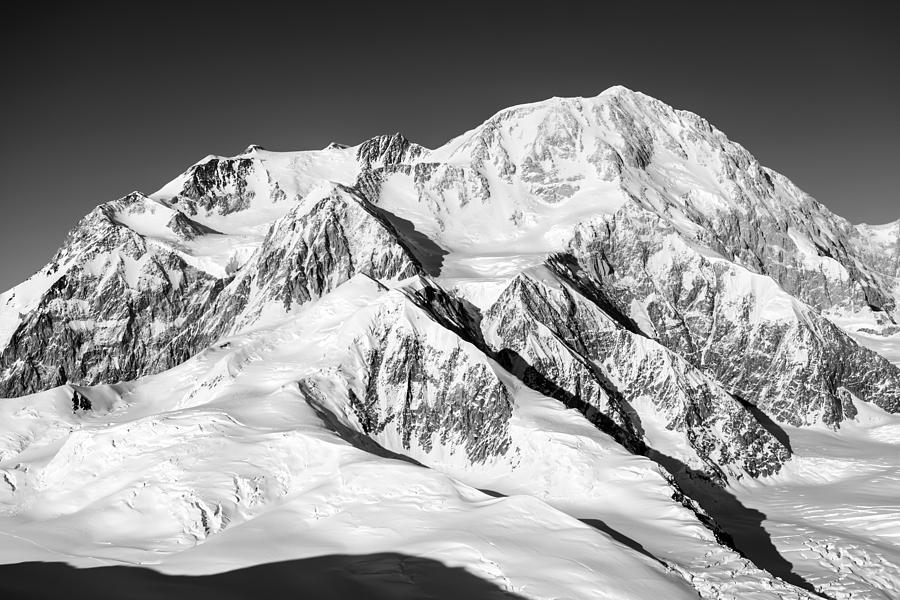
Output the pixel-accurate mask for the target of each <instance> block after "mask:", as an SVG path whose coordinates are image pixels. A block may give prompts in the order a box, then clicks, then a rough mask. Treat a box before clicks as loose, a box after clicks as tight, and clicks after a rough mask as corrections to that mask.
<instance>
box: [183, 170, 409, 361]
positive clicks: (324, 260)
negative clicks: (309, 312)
mask: <svg viewBox="0 0 900 600" xmlns="http://www.w3.org/2000/svg"><path fill="white" fill-rule="evenodd" d="M419 272H420V267H419V264H418V262H417V261H416V259H415V258H414V257H413V256H412V255H411V254H410V253H409V251H408V250H407V248H406V246H405V245H404V244H403V242H402V241H401V240H400V239H399V238H398V236H397V233H396V231H394V229H393V228H392V227H391V226H390V224H388V223H386V222H384V221H383V220H381V219H380V217H378V216H377V215H376V214H374V213H373V212H372V209H371V207H370V206H369V204H368V202H366V201H365V200H364V199H362V198H361V197H359V196H357V195H356V194H355V193H354V191H353V190H351V189H349V188H346V187H343V186H335V187H334V188H333V189H332V191H331V192H330V193H329V194H328V195H327V196H326V197H325V198H323V199H321V200H319V201H317V202H315V203H314V204H313V205H312V206H310V205H309V204H307V203H303V204H299V205H297V206H296V207H295V208H294V209H292V210H291V211H290V212H289V213H288V214H287V215H286V216H285V217H283V218H281V219H279V220H278V221H276V222H275V223H273V225H272V226H271V228H270V229H269V231H268V233H267V234H266V237H265V239H264V240H263V242H262V244H261V246H260V247H259V249H258V250H257V251H256V253H255V254H254V255H253V256H252V257H251V259H250V260H249V261H248V263H247V265H246V266H245V267H244V268H243V269H242V270H241V271H240V273H239V274H238V275H237V276H236V277H235V278H234V280H233V281H232V282H231V283H230V284H229V285H228V287H227V288H226V290H225V292H224V293H223V294H222V295H221V296H220V297H219V298H218V299H217V301H216V304H215V305H214V306H212V307H210V309H209V310H208V311H207V312H206V315H205V317H204V319H203V320H202V321H201V322H200V323H199V325H198V326H197V327H196V329H194V330H192V332H193V331H196V332H197V334H198V337H199V338H201V339H203V340H204V341H206V343H211V342H212V341H214V340H215V338H216V337H218V336H220V335H222V334H224V333H228V332H235V331H238V330H240V329H242V328H244V327H247V326H249V325H252V324H253V323H254V322H255V321H256V320H257V319H259V317H260V315H262V314H263V312H264V311H266V310H269V311H271V309H275V308H278V307H281V309H282V310H283V311H285V312H287V311H290V310H291V308H292V307H295V306H297V305H299V304H303V303H305V302H308V301H309V300H313V299H315V298H319V297H321V296H322V295H324V294H326V293H328V292H329V291H331V290H332V289H334V288H335V287H337V286H338V285H340V284H342V283H344V282H345V281H347V280H348V279H350V278H351V277H353V275H355V274H357V273H363V274H365V275H368V276H370V277H374V278H378V279H394V278H406V277H412V276H413V275H416V274H418V273H419ZM202 347H203V345H200V346H199V347H198V349H199V348H202Z"/></svg>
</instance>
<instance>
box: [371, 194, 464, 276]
mask: <svg viewBox="0 0 900 600" xmlns="http://www.w3.org/2000/svg"><path fill="white" fill-rule="evenodd" d="M369 208H370V210H372V212H374V213H375V214H377V215H378V216H379V217H381V218H382V219H384V220H385V221H387V222H388V223H390V224H391V225H392V226H393V227H394V229H395V230H396V231H397V233H398V234H399V236H400V238H401V239H402V240H403V242H404V243H405V244H406V246H407V248H408V249H409V251H410V253H411V254H412V255H413V256H414V257H416V260H418V261H419V264H421V265H422V269H423V270H424V271H425V272H426V273H428V274H429V275H431V276H432V277H437V276H438V275H440V274H441V267H443V265H444V257H445V256H447V254H449V252H447V251H446V250H444V249H443V248H441V247H440V246H438V245H437V244H436V243H435V242H434V241H433V240H432V239H431V238H430V237H428V236H427V235H425V234H424V233H421V232H419V231H417V230H416V226H415V224H414V223H413V222H412V221H410V220H408V219H404V218H403V217H400V216H398V215H395V214H394V213H392V212H390V211H388V210H385V209H384V208H382V207H380V206H377V205H375V204H371V205H370V206H369Z"/></svg>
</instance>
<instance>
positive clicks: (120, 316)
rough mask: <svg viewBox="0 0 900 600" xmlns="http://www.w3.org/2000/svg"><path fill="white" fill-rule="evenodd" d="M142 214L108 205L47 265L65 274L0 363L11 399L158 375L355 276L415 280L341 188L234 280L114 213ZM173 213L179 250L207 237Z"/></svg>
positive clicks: (276, 233)
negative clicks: (267, 313)
mask: <svg viewBox="0 0 900 600" xmlns="http://www.w3.org/2000/svg"><path fill="white" fill-rule="evenodd" d="M142 198H143V197H142ZM142 202H146V203H153V202H154V201H152V200H149V199H146V198H144V199H143V200H142ZM133 204H134V203H133V202H129V201H128V199H127V198H126V199H123V200H122V201H117V202H116V203H110V204H109V205H103V206H101V207H99V208H98V209H96V210H95V211H94V212H92V213H91V214H90V215H88V216H87V217H85V219H84V220H83V221H82V223H80V224H79V226H78V227H77V228H76V229H75V230H73V231H72V233H70V235H69V238H68V241H67V244H66V245H65V246H64V247H63V249H61V250H60V252H59V253H58V254H57V256H56V257H55V258H54V261H53V262H51V267H48V271H49V270H53V269H60V268H62V269H64V270H65V271H66V274H65V275H63V276H62V277H59V278H57V279H56V280H55V282H54V283H53V284H52V285H51V286H50V287H49V289H48V290H47V292H46V293H45V294H44V295H43V297H42V298H41V301H40V303H39V304H38V306H37V307H36V308H35V309H34V310H32V311H31V312H30V313H28V314H27V315H26V316H25V319H24V320H23V321H22V322H21V324H20V325H19V326H18V328H17V329H16V331H15V333H14V334H13V336H12V338H11V340H10V341H9V343H8V344H7V346H6V347H5V348H4V349H3V352H2V354H0V367H2V369H3V370H2V373H3V375H2V380H0V386H2V387H0V389H2V393H3V394H4V395H6V396H18V395H24V394H27V393H32V392H35V391H39V390H43V389H47V388H50V387H53V386H57V385H62V384H63V383H66V382H74V383H80V384H84V385H91V384H96V383H103V382H115V381H121V380H128V379H134V378H136V377H140V376H142V375H146V374H149V373H157V372H159V371H162V370H165V369H167V368H169V367H172V366H174V365H176V364H179V363H180V362H182V361H184V360H186V359H187V358H190V357H191V356H193V354H195V353H196V352H198V351H199V350H201V349H202V348H204V347H205V346H206V345H208V344H210V343H212V342H214V341H215V340H216V339H217V338H218V337H220V336H221V335H222V334H224V333H226V332H229V331H234V330H236V329H239V328H240V327H242V326H249V325H251V324H252V323H253V322H255V320H256V319H257V318H259V316H260V314H261V313H262V311H263V310H264V309H266V308H267V307H269V308H277V307H279V306H280V307H282V309H283V310H284V311H289V310H290V309H291V308H292V307H294V306H296V305H298V304H302V303H304V302H307V301H308V300H310V299H313V298H318V297H320V296H321V295H322V294H324V293H327V292H328V291H329V290H331V289H333V288H334V287H336V286H337V285H339V284H341V283H343V282H344V281H346V280H347V279H349V278H350V277H352V276H353V275H354V274H356V273H365V274H368V275H371V276H373V277H379V278H394V277H409V276H411V275H414V274H416V273H418V264H417V262H416V260H415V259H414V258H413V257H412V256H410V255H409V254H408V252H407V250H406V249H405V247H404V246H403V245H402V243H401V242H399V240H398V239H397V238H396V234H395V233H394V231H393V230H392V229H391V227H390V225H388V224H385V223H383V222H382V221H381V220H379V218H378V217H377V216H375V215H374V214H373V213H371V212H370V210H369V209H368V208H367V207H366V206H365V201H364V200H362V199H360V198H357V197H355V196H353V194H352V192H351V191H350V190H349V189H346V188H340V187H338V188H335V190H334V192H333V193H332V194H331V195H330V196H328V197H326V198H324V199H322V200H320V201H319V202H317V203H315V204H314V205H313V206H312V207H309V206H306V205H298V206H297V207H296V208H295V209H294V210H292V211H291V212H290V213H289V214H288V215H287V216H286V217H285V218H283V219H281V220H279V221H276V222H275V223H274V224H273V225H272V227H271V228H270V231H269V233H268V234H267V236H266V238H265V239H264V241H263V243H262V245H261V246H260V248H259V250H258V251H257V253H256V254H255V255H254V257H252V258H251V260H250V261H248V263H247V264H246V265H245V267H244V268H243V269H242V270H240V271H239V273H238V274H237V275H235V276H234V277H233V278H231V277H228V278H218V277H215V276H213V275H210V274H209V273H206V272H204V271H202V270H199V269H197V268H195V267H193V266H191V265H190V264H189V263H187V262H186V261H185V255H184V254H183V253H182V252H180V251H179V250H178V245H177V243H162V242H160V241H159V240H157V239H151V238H148V237H145V236H142V235H140V234H139V233H137V232H136V231H134V230H132V229H130V228H128V227H127V226H125V225H123V224H122V223H121V222H120V221H119V220H118V219H119V218H121V217H120V216H118V215H121V212H117V210H121V209H122V208H123V207H126V208H128V209H133V208H134V206H133ZM159 208H160V209H162V210H170V209H168V208H166V207H163V206H161V205H159ZM174 214H175V216H173V217H172V220H171V221H169V223H170V224H171V223H173V222H174V223H176V224H178V227H177V228H172V233H173V235H178V236H180V239H181V240H182V241H187V240H189V239H192V238H193V237H195V236H196V235H199V234H203V233H206V232H208V231H209V229H208V228H205V227H204V226H202V225H200V224H199V223H195V222H193V221H191V220H190V219H189V218H188V217H186V216H185V215H183V214H182V213H178V212H175V213H174ZM69 257H71V259H70V258H69ZM60 265H64V266H60ZM223 291H224V293H223Z"/></svg>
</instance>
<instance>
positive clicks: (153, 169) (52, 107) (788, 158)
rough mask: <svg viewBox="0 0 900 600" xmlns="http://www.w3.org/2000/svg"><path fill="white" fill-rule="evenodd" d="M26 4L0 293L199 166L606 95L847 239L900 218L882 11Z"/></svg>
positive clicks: (6, 38) (11, 78) (422, 137)
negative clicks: (730, 159) (760, 174)
mask: <svg viewBox="0 0 900 600" xmlns="http://www.w3.org/2000/svg"><path fill="white" fill-rule="evenodd" d="M7 4H9V3H7ZM24 4H26V3H22V6H19V7H16V8H10V7H9V6H6V7H5V8H3V9H2V11H3V12H2V14H0V21H2V23H3V24H2V25H0V34H2V40H0V44H2V58H0V60H2V77H3V88H2V94H0V104H2V107H0V130H2V132H3V133H2V135H3V144H2V161H0V165H2V167H0V168H2V173H0V175H2V176H0V203H2V213H0V215H2V219H0V289H6V288H8V287H11V286H12V285H14V284H15V283H17V282H18V281H20V280H22V279H24V278H25V277H27V276H28V275H30V274H31V273H32V272H34V271H35V270H37V269H38V268H40V267H41V266H42V265H43V264H44V263H45V262H46V260H47V259H48V258H49V257H50V256H51V254H52V253H53V252H54V251H55V249H56V248H57V247H58V246H59V244H60V243H61V241H62V239H63V237H64V236H65V233H66V231H67V230H68V229H69V228H70V227H71V226H73V225H74V224H75V222H76V221H77V219H78V218H80V217H81V216H82V215H83V214H84V213H86V212H87V211H89V210H90V209H91V208H93V207H94V206H96V205H97V204H100V203H102V202H105V201H108V200H112V199H115V198H117V197H119V196H122V195H124V194H125V193H127V192H129V191H131V190H133V189H138V190H141V191H144V192H146V193H150V192H152V191H155V190H156V189H157V188H159V187H160V186H161V185H162V184H163V183H165V182H166V181H168V180H169V179H171V178H173V177H174V176H176V175H177V174H178V173H180V172H181V171H183V170H184V169H185V168H186V167H187V166H189V165H190V164H192V163H193V162H195V161H197V160H199V159H200V158H202V157H203V156H205V155H207V154H226V155H232V154H236V153H239V152H241V151H242V150H243V149H244V148H245V147H246V146H247V145H248V144H250V143H256V144H261V145H263V146H265V147H267V148H268V149H271V150H300V149H311V148H319V147H322V146H324V145H326V144H327V143H328V142H329V141H340V142H345V143H358V142H359V141H361V140H363V139H365V138H367V137H370V136H372V135H375V134H379V133H392V132H394V131H401V132H403V133H404V134H405V135H406V136H407V137H409V138H411V139H413V140H415V141H418V142H419V143H422V144H424V145H426V146H431V147H434V146H437V145H439V144H441V143H443V142H444V141H446V140H448V139H449V138H451V137H453V136H455V135H457V134H459V133H462V132H463V131H465V130H467V129H470V128H472V127H474V126H476V125H477V124H479V123H481V122H482V121H483V120H484V119H486V118H487V117H489V116H490V115H492V114H493V113H494V112H496V111H497V110H499V109H501V108H503V107H506V106H509V105H513V104H520V103H523V102H529V101H534V100H541V99H544V98H547V97H550V96H592V95H596V94H597V93H599V92H600V91H602V90H603V89H606V88H607V87H609V86H611V85H614V84H622V85H626V86H628V87H630V88H632V89H635V90H639V91H642V92H645V93H647V94H650V95H652V96H655V97H657V98H659V99H661V100H663V101H665V102H667V103H669V104H671V105H673V106H675V107H678V108H686V109H689V110H692V111H694V112H697V113H699V114H701V115H703V116H704V117H706V118H707V119H709V120H710V121H711V122H712V123H713V124H715V125H716V126H717V127H719V128H720V129H722V130H724V131H725V132H726V133H727V134H728V135H729V137H731V138H732V139H734V140H736V141H738V142H740V143H742V144H743V145H744V146H746V147H747V148H748V149H749V150H750V151H751V152H753V153H754V154H755V155H756V156H757V158H759V159H760V161H761V162H762V163H763V164H765V165H767V166H770V167H772V168H774V169H776V170H778V171H781V172H782V173H784V174H786V175H787V176H788V177H790V178H792V179H793V180H794V181H795V182H796V183H797V184H798V185H800V186H801V187H802V188H804V189H805V190H807V191H808V192H810V193H811V194H813V195H814V196H815V197H817V198H818V199H819V200H820V201H822V202H824V203H825V204H826V205H828V206H829V207H831V208H832V209H833V210H834V211H836V212H838V213H840V214H842V215H844V216H846V217H847V218H849V219H850V220H852V221H854V222H860V221H865V222H871V223H878V222H886V221H890V220H894V219H897V218H900V193H898V192H897V187H896V183H895V181H896V178H897V172H898V167H900V150H898V147H900V144H898V142H897V141H896V138H897V136H898V133H900V111H898V107H900V66H898V63H900V42H898V40H900V36H898V35H897V31H896V20H895V19H894V18H892V17H893V15H892V12H891V8H892V7H891V3H888V2H884V3H871V4H869V3H864V2H854V3H849V2H848V3H844V6H843V7H838V8H825V7H824V6H820V4H822V5H824V4H825V3H809V4H804V3H800V2H790V3H788V2H784V3H777V4H776V3H773V4H771V5H767V4H765V3H762V2H741V3H730V2H721V1H720V2H714V3H713V2H710V3H702V2H674V1H670V2H666V3H658V4H656V3H653V2H628V1H625V0H620V1H618V2H615V3H606V2H600V1H599V0H594V1H593V2H586V3H567V2H563V1H559V0H555V1H545V2H543V3H542V4H536V5H534V7H532V6H530V5H529V4H528V3H521V2H508V3H488V2H486V1H485V2H482V3H472V4H467V3H463V2H416V3H409V4H405V3H389V2H377V3H374V2H373V3H370V4H369V6H370V8H368V9H364V10H361V9H357V8H354V7H353V4H352V3H347V2H326V1H324V0H322V1H319V2H316V3H315V4H319V5H326V4H329V5H334V6H335V8H334V9H327V8H323V6H310V5H312V4H313V3H310V2H301V1H297V2H293V3H291V4H290V5H288V3H272V4H268V3H266V2H264V1H261V0H249V1H245V2H242V3H235V4H229V3H227V2H203V3H198V5H197V7H196V8H188V7H185V6H181V5H179V4H172V5H166V4H165V3H163V2H152V3H149V2H140V3H120V4H118V5H117V6H114V7H111V8H109V9H103V8H96V7H90V6H88V5H89V4H90V3H70V4H71V5H70V6H68V7H66V8H60V9H56V8H54V9H52V10H51V8H50V6H51V5H48V4H45V3H27V4H30V5H33V6H36V7H37V9H31V8H29V7H26V6H24ZM281 4H283V5H284V6H280V5H281ZM632 5H633V8H632ZM287 6H290V8H287Z"/></svg>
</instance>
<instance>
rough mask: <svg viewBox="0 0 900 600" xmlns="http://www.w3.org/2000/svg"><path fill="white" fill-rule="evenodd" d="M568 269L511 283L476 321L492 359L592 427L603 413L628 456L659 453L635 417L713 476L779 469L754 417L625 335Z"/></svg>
mask: <svg viewBox="0 0 900 600" xmlns="http://www.w3.org/2000/svg"><path fill="white" fill-rule="evenodd" d="M567 266H568V265H566V264H565V263H560V262H557V261H554V262H553V263H551V265H550V268H542V269H539V270H536V271H534V272H532V273H526V274H522V275H519V276H517V277H516V278H515V279H514V280H513V282H512V283H511V284H510V286H509V287H508V288H507V289H506V290H505V291H504V292H503V293H502V294H501V295H500V298H499V299H498V300H497V301H496V302H495V303H494V304H493V305H492V306H491V307H490V309H489V310H488V311H487V313H486V314H485V317H484V320H483V321H482V328H483V329H484V332H485V333H484V335H485V340H486V341H487V342H488V343H489V344H490V345H491V346H492V347H493V348H494V349H495V351H498V352H500V353H503V352H507V353H512V354H513V356H516V357H517V358H518V359H519V360H521V361H522V364H524V365H527V367H526V375H525V381H526V382H529V379H538V378H539V379H540V380H542V382H543V383H544V385H545V386H547V385H549V386H550V387H557V388H559V389H562V390H564V392H565V393H564V394H563V398H570V399H571V401H572V402H574V403H575V404H576V406H574V407H578V406H577V405H578V403H586V404H587V405H588V406H584V407H581V408H582V410H585V411H586V412H587V415H588V416H589V418H590V417H591V409H594V410H597V411H599V412H601V413H603V414H604V415H606V417H607V418H608V419H609V420H611V421H612V422H613V423H614V424H615V427H614V428H613V431H612V433H613V435H614V436H616V437H618V438H622V437H624V438H625V440H624V441H623V443H624V445H626V446H627V447H633V448H639V447H640V444H646V445H647V446H649V447H650V448H651V449H652V448H654V447H658V442H659V440H657V439H655V434H654V433H653V432H651V431H648V430H647V429H646V428H645V427H643V426H642V422H641V414H642V413H643V414H644V415H645V416H647V415H650V416H651V417H652V418H661V419H663V420H664V422H665V427H666V428H667V429H668V430H673V431H677V432H679V433H680V434H682V435H683V436H684V440H685V442H686V443H685V446H686V447H687V448H690V449H692V450H693V453H686V454H681V455H679V456H676V457H675V458H677V459H678V460H680V461H682V462H684V463H686V464H688V465H690V466H691V467H693V468H695V469H701V470H705V471H707V472H708V473H709V474H710V475H712V476H713V477H717V478H719V477H723V476H724V473H726V472H727V473H731V474H740V473H741V472H747V473H749V474H750V475H752V476H759V475H765V474H770V473H773V472H775V471H777V470H778V469H779V468H780V467H781V464H782V463H783V462H784V461H785V460H787V458H788V457H789V455H790V453H789V452H788V450H787V449H786V448H785V447H784V446H783V445H782V444H781V443H779V442H778V441H777V440H776V439H775V438H774V437H773V436H772V435H771V434H770V433H769V432H768V431H766V430H765V429H764V428H763V427H762V426H761V425H760V424H759V423H758V422H757V421H756V419H755V418H754V417H753V415H752V414H751V413H750V412H748V411H747V410H746V409H745V408H744V407H743V406H741V404H740V403H739V402H738V401H736V400H735V399H734V398H732V397H731V396H730V395H729V394H727V393H726V392H725V391H724V390H723V389H722V388H721V387H720V386H719V385H717V384H716V383H715V382H714V381H713V380H711V379H710V378H708V377H706V376H704V375H703V374H702V373H700V372H698V371H697V370H696V369H695V368H694V367H693V366H692V365H690V364H689V363H687V362H686V361H685V360H684V359H682V358H681V357H680V356H678V355H677V354H675V353H673V352H670V351H668V350H667V349H666V348H664V347H662V346H661V345H659V344H658V343H656V342H654V341H653V340H650V339H647V338H646V337H644V336H643V335H640V334H638V333H635V332H633V331H630V330H629V329H628V328H627V325H628V324H627V323H621V322H618V321H616V319H614V318H613V317H611V316H610V315H609V314H608V313H606V312H605V311H604V310H603V309H602V308H601V307H600V306H599V305H598V304H597V303H596V302H595V301H593V300H591V299H590V298H589V297H588V296H585V295H584V294H582V293H581V292H580V291H579V290H578V287H579V285H584V282H582V283H581V284H579V283H578V282H576V281H573V280H571V279H569V277H571V276H572V275H573V274H570V273H567V272H566V267H567ZM588 289H589V288H588ZM588 293H590V291H588ZM595 298H597V297H596V296H595ZM529 372H530V373H531V376H530V377H529V375H528V373H529ZM549 393H550V395H553V393H552V390H549ZM647 405H649V406H647ZM636 407H638V408H636ZM600 426H601V428H602V427H603V426H604V423H603V422H602V421H601V422H600ZM616 434H618V435H616ZM634 438H636V439H634Z"/></svg>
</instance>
